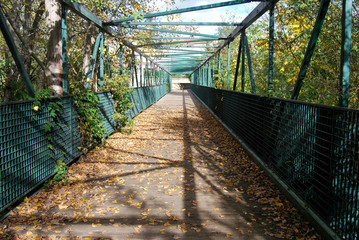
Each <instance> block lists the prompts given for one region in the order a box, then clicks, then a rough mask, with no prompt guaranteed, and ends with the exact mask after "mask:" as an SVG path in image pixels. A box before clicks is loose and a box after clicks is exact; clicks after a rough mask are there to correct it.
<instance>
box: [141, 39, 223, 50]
mask: <svg viewBox="0 0 359 240" xmlns="http://www.w3.org/2000/svg"><path fill="white" fill-rule="evenodd" d="M218 40H224V39H198V40H191V41H175V42H163V43H151V44H144V45H138V46H136V47H138V48H140V47H148V46H162V45H174V44H179V43H199V42H211V41H218Z"/></svg>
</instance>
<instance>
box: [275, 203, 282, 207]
mask: <svg viewBox="0 0 359 240" xmlns="http://www.w3.org/2000/svg"><path fill="white" fill-rule="evenodd" d="M275 205H276V206H277V207H284V205H283V203H280V202H275Z"/></svg>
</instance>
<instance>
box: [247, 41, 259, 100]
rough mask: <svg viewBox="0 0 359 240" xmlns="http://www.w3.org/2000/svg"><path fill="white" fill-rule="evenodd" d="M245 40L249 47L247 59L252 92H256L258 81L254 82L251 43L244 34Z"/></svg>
mask: <svg viewBox="0 0 359 240" xmlns="http://www.w3.org/2000/svg"><path fill="white" fill-rule="evenodd" d="M244 42H245V44H246V49H247V61H248V68H249V77H250V80H251V86H252V93H254V94H256V93H257V91H256V83H255V82H254V76H253V69H252V60H251V53H250V51H249V44H248V39H247V36H246V35H244Z"/></svg>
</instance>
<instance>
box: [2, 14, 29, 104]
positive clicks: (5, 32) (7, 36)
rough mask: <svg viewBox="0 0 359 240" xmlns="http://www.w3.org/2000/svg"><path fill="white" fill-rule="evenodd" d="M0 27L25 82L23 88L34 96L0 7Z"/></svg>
mask: <svg viewBox="0 0 359 240" xmlns="http://www.w3.org/2000/svg"><path fill="white" fill-rule="evenodd" d="M0 29H1V32H2V34H3V36H4V38H5V41H6V44H7V45H8V47H9V50H10V52H11V55H12V57H13V58H14V61H15V64H16V66H17V68H18V70H19V73H20V75H21V77H22V81H23V82H24V84H25V88H26V90H27V92H28V93H29V96H30V97H32V98H34V97H35V90H34V87H33V86H32V83H31V80H30V77H29V74H28V73H27V71H26V69H25V65H24V63H23V61H22V58H21V55H20V53H19V51H18V50H17V47H16V44H15V42H14V39H13V37H12V35H11V32H10V30H9V28H8V26H7V23H6V19H5V17H4V15H3V12H2V10H1V9H0Z"/></svg>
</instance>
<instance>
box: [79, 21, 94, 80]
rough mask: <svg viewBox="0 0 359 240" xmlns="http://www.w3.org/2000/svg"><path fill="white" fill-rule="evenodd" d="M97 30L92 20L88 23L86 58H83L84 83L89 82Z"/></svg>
mask: <svg viewBox="0 0 359 240" xmlns="http://www.w3.org/2000/svg"><path fill="white" fill-rule="evenodd" d="M95 30H96V27H95V25H94V24H93V23H92V22H89V23H88V27H87V34H86V41H85V49H84V51H85V54H84V59H83V64H82V76H83V77H82V81H83V83H84V85H86V82H87V73H88V71H89V68H90V64H91V58H92V46H93V44H94V43H95V35H94V34H95Z"/></svg>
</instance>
